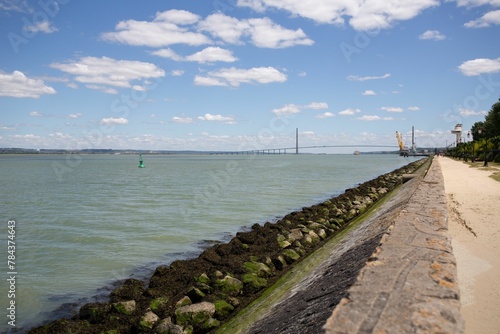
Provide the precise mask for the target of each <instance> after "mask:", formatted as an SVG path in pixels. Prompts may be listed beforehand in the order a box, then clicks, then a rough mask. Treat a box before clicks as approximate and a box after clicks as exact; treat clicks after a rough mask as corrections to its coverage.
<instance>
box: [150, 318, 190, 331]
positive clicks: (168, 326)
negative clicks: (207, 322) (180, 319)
mask: <svg viewBox="0 0 500 334" xmlns="http://www.w3.org/2000/svg"><path fill="white" fill-rule="evenodd" d="M155 333H158V334H185V331H184V330H183V328H182V327H181V326H179V325H175V324H174V323H172V319H171V318H170V317H168V318H165V319H163V320H161V321H160V322H159V323H158V325H157V326H156V328H155Z"/></svg>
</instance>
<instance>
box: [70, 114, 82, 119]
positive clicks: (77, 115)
mask: <svg viewBox="0 0 500 334" xmlns="http://www.w3.org/2000/svg"><path fill="white" fill-rule="evenodd" d="M81 116H82V114H81V113H76V114H69V115H68V116H67V118H69V119H77V118H80V117H81Z"/></svg>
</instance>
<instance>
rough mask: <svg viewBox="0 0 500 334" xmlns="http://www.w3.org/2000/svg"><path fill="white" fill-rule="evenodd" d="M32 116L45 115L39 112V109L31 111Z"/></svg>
mask: <svg viewBox="0 0 500 334" xmlns="http://www.w3.org/2000/svg"><path fill="white" fill-rule="evenodd" d="M30 116H33V117H43V116H45V115H44V114H42V113H41V112H38V111H32V112H30Z"/></svg>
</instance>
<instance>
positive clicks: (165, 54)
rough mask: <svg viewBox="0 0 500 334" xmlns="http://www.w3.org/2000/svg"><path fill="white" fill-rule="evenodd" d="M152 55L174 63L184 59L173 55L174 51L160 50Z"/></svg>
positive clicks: (175, 54)
mask: <svg viewBox="0 0 500 334" xmlns="http://www.w3.org/2000/svg"><path fill="white" fill-rule="evenodd" d="M151 54H152V55H155V56H158V57H163V58H169V59H172V60H174V61H182V60H184V58H183V57H182V56H180V55H178V54H177V53H175V51H174V50H172V49H160V50H156V51H153V52H151Z"/></svg>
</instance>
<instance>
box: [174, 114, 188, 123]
mask: <svg viewBox="0 0 500 334" xmlns="http://www.w3.org/2000/svg"><path fill="white" fill-rule="evenodd" d="M172 122H174V123H180V124H189V123H193V119H192V118H191V117H178V116H174V117H172Z"/></svg>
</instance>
